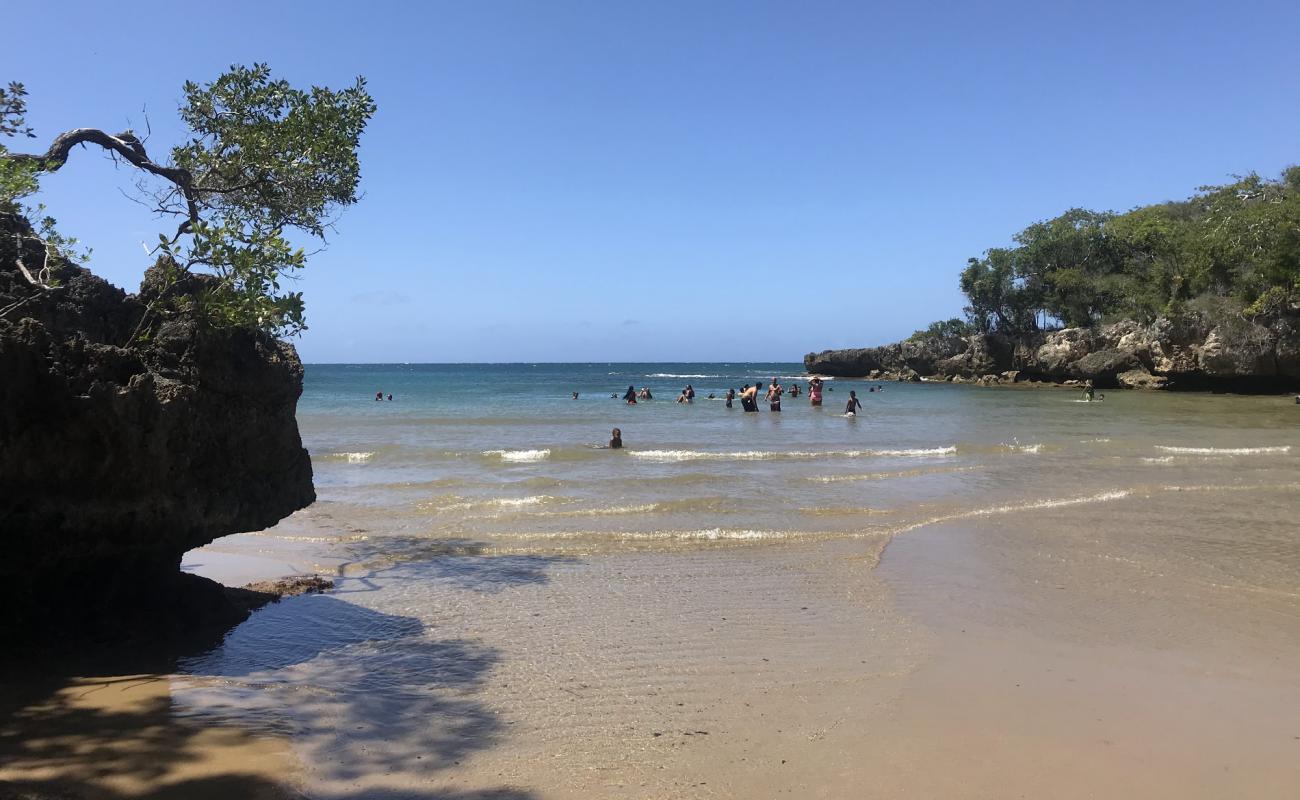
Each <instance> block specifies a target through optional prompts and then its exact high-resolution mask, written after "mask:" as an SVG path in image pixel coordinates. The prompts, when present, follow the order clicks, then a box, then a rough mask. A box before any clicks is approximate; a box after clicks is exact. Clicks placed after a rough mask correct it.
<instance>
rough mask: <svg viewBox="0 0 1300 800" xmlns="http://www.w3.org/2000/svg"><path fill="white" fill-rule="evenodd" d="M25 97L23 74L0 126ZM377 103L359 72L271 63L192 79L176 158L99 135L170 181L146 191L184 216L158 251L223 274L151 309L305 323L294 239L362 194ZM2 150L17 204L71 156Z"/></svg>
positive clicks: (287, 330)
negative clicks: (292, 284)
mask: <svg viewBox="0 0 1300 800" xmlns="http://www.w3.org/2000/svg"><path fill="white" fill-rule="evenodd" d="M15 87H16V89H15ZM23 96H24V93H23V92H22V87H21V86H20V85H18V84H12V85H11V86H10V90H9V92H8V93H7V94H6V93H0V131H3V130H6V129H7V128H12V129H13V130H14V131H17V130H20V129H22V128H23V120H22V113H23V112H24V111H25V104H24V102H23ZM6 98H10V99H11V105H10V106H9V108H10V109H11V111H10V113H9V115H8V116H4V111H5V108H6V106H5V105H4V101H5V99H6ZM374 112H375V104H374V101H373V100H372V99H371V97H370V95H369V94H368V93H367V92H366V88H365V80H364V79H363V78H358V79H357V80H356V82H355V84H353V85H352V86H349V87H348V88H345V89H342V90H339V91H333V90H330V89H327V88H322V87H316V86H314V87H311V89H310V90H307V91H304V90H300V89H295V88H294V87H292V86H290V85H289V83H288V82H286V81H283V80H275V79H273V78H272V76H271V71H270V69H269V68H268V67H267V66H266V65H265V64H255V65H253V66H252V67H244V66H238V65H236V66H232V67H231V68H230V70H229V71H227V72H225V73H224V74H222V75H220V76H219V77H218V78H217V79H216V80H215V81H213V82H211V83H206V84H199V83H194V82H187V83H186V84H185V85H184V102H183V104H182V105H181V108H180V116H181V119H182V120H184V121H185V123H186V124H187V125H188V126H189V128H190V131H191V135H190V136H189V138H188V139H187V140H186V141H185V142H183V143H182V144H180V145H178V146H176V147H174V148H172V151H171V159H170V161H169V163H167V164H155V163H154V162H153V161H151V160H149V158H148V156H147V155H146V154H145V150H144V145H143V143H142V142H140V141H139V140H138V139H137V138H136V137H135V136H134V135H133V134H131V133H130V132H129V131H128V132H126V133H122V134H117V135H116V136H112V137H110V136H107V135H105V134H102V133H99V136H100V137H102V138H101V139H98V140H91V141H93V142H94V143H97V144H100V145H101V146H104V147H106V148H110V149H112V148H116V151H115V152H116V155H117V156H119V157H123V158H125V159H126V160H128V161H130V162H131V163H132V164H134V165H135V166H137V167H140V168H141V169H142V170H143V171H144V174H147V175H151V176H154V177H157V178H161V179H162V180H161V181H160V182H159V183H160V187H159V188H157V189H156V190H154V191H152V192H148V196H149V198H150V202H151V204H152V206H153V207H154V209H155V210H156V211H157V212H158V213H159V214H161V215H163V216H171V217H173V218H175V219H177V220H178V221H179V222H180V225H179V227H178V228H177V230H176V233H175V234H174V235H172V236H170V237H169V236H168V235H166V234H160V235H159V246H158V248H157V251H158V252H160V253H161V254H162V255H163V256H164V257H166V258H167V259H170V260H171V262H172V263H173V264H174V265H175V266H176V268H177V269H179V270H181V271H182V272H186V271H190V270H200V271H204V272H208V273H210V274H211V275H213V276H214V277H215V278H216V280H215V281H212V282H206V283H204V286H205V287H206V288H205V289H204V290H203V294H202V296H201V297H200V298H197V299H196V300H193V301H190V300H183V299H179V298H177V297H175V296H173V295H171V294H168V293H163V294H161V295H159V301H158V303H157V304H156V305H154V306H151V307H150V309H149V314H150V315H155V316H156V315H166V314H168V313H175V312H176V311H179V310H181V309H180V308H179V306H178V304H179V303H184V304H185V307H186V310H190V311H197V312H199V313H200V314H201V315H202V317H201V319H202V320H203V321H205V322H207V323H209V324H212V325H216V326H222V327H230V326H234V327H249V328H257V329H261V330H264V331H268V332H270V333H273V334H276V335H293V334H296V333H298V332H300V331H301V330H303V329H304V328H305V327H306V320H305V317H304V307H303V300H302V293H301V292H293V291H288V290H287V289H286V284H287V282H288V281H291V280H293V279H294V278H295V277H296V274H297V273H298V272H299V271H300V270H301V269H302V268H303V267H304V266H305V265H306V263H307V254H306V252H305V251H304V249H303V248H301V247H298V246H296V245H294V244H292V243H291V240H290V237H292V236H294V235H295V233H296V234H298V235H300V236H305V237H307V238H315V239H319V240H321V241H322V242H323V241H324V239H325V233H326V231H327V230H328V229H330V227H331V226H332V224H333V221H334V219H333V215H334V214H336V213H337V211H338V210H339V209H340V208H342V207H343V206H348V205H352V204H353V203H355V202H356V201H357V194H356V191H357V184H358V182H359V181H360V177H361V167H360V162H359V160H358V158H357V148H358V146H359V144H360V139H361V134H362V132H363V131H364V130H365V127H366V124H367V123H368V122H369V120H370V117H371V116H372V115H373V114H374ZM110 145H111V147H110ZM3 155H4V151H0V205H5V204H8V206H13V205H14V204H15V203H16V202H17V199H18V198H20V197H22V196H25V195H26V194H30V193H31V192H32V191H34V190H35V188H36V183H35V181H36V176H37V174H38V172H37V171H36V170H35V169H33V168H32V165H34V164H37V163H39V164H40V165H41V166H42V168H44V169H47V170H56V169H59V168H60V167H62V166H63V164H62V161H61V160H57V159H56V158H47V159H44V160H43V161H39V162H37V161H34V160H31V159H30V158H29V159H28V160H22V159H16V160H15V159H8V160H6V159H4V158H3ZM142 191H145V190H144V189H142ZM59 241H60V242H63V241H64V240H62V239H60V240H59ZM141 330H142V333H145V332H147V328H145V327H144V326H142V329H141Z"/></svg>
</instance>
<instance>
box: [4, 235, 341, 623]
mask: <svg viewBox="0 0 1300 800" xmlns="http://www.w3.org/2000/svg"><path fill="white" fill-rule="evenodd" d="M19 246H21V248H22V249H21V250H20V249H19ZM19 256H21V257H22V260H23V262H24V264H26V265H28V268H29V270H30V269H32V266H33V265H37V264H42V263H44V248H43V246H42V245H41V244H40V242H39V241H37V240H35V239H33V238H30V228H29V227H28V226H27V223H26V222H25V221H24V220H22V219H21V218H19V217H15V216H13V215H0V312H2V313H0V487H3V488H2V489H0V546H2V547H3V548H4V558H3V559H0V630H4V631H7V632H8V631H12V632H15V633H17V634H19V635H20V636H23V635H32V634H35V635H41V634H46V633H49V634H52V635H54V636H62V635H65V634H69V633H71V634H76V633H85V634H86V635H88V636H96V635H100V634H105V635H112V636H116V635H118V634H135V633H147V631H146V630H144V629H145V628H149V627H153V628H156V629H157V630H159V631H164V632H165V631H166V630H168V629H177V630H186V629H190V628H193V627H195V626H197V625H202V624H206V623H208V622H211V623H212V624H217V625H225V624H229V623H230V621H231V620H235V621H237V620H238V619H239V618H242V616H244V615H246V614H247V611H246V609H245V608H243V607H242V606H240V605H237V604H234V603H232V602H230V600H229V598H227V597H226V596H225V594H224V592H223V591H222V587H220V586H219V585H217V584H212V583H211V582H210V581H207V582H205V581H204V580H203V579H201V578H197V577H196V576H191V575H183V574H181V572H180V570H179V565H180V559H181V555H182V554H183V553H185V551H187V550H190V549H192V548H195V547H199V546H201V545H204V544H207V543H208V542H211V541H212V540H213V539H216V538H217V537H220V536H225V535H227V534H231V533H236V532H240V531H249V530H259V529H262V528H265V527H267V526H269V525H273V524H275V523H276V522H277V521H279V520H280V519H282V518H284V517H285V516H287V515H288V514H290V513H292V512H293V511H295V510H297V509H299V508H303V507H304V506H307V505H309V504H310V503H311V502H313V501H314V499H315V492H314V490H313V488H312V472H311V461H310V459H309V457H308V455H307V452H306V450H304V449H303V446H302V441H301V439H300V437H299V434H298V426H297V422H296V419H295V409H296V405H297V401H298V397H299V395H300V394H301V392H302V364H301V362H300V361H299V360H298V356H297V353H296V352H295V351H294V349H293V347H292V346H291V345H289V344H287V343H285V342H281V341H277V340H276V339H274V338H272V337H270V336H268V335H265V334H262V333H258V332H252V331H223V332H218V331H212V330H204V329H203V328H201V327H200V326H199V325H197V324H196V323H195V321H194V320H193V319H192V318H188V317H185V316H183V315H182V316H176V317H174V318H171V319H168V320H167V321H166V322H164V323H162V324H161V325H158V326H156V328H155V330H154V331H153V333H152V335H151V336H150V337H149V338H148V339H147V341H143V342H142V341H141V340H140V338H139V337H138V336H135V334H136V332H137V331H136V328H137V325H138V323H139V321H140V318H141V315H142V314H143V312H144V308H145V304H146V303H147V302H148V301H149V299H150V297H151V296H152V294H151V293H156V292H157V291H158V290H157V288H156V286H157V276H158V274H159V271H160V270H159V268H158V267H157V266H156V267H155V268H154V269H152V270H150V272H149V273H147V274H146V277H145V281H144V284H143V285H142V287H141V294H140V295H128V294H126V293H125V292H123V291H121V290H120V289H117V288H116V287H113V286H112V285H110V284H109V283H107V282H106V281H104V280H102V279H100V278H98V277H96V276H95V275H93V274H91V273H90V272H89V271H87V270H85V269H82V268H80V267H76V266H73V265H70V264H67V263H63V262H60V261H57V260H55V261H51V262H50V264H49V266H50V273H51V277H52V279H53V280H52V281H50V282H51V283H53V284H55V285H56V288H54V289H52V290H40V289H37V288H36V287H33V286H32V285H31V284H30V282H28V281H27V280H26V279H25V277H24V276H23V275H22V273H21V271H20V270H19V269H18V267H17V259H18V257H19ZM203 280H204V279H203V278H202V277H193V278H190V279H187V280H186V281H183V282H182V283H181V285H179V286H178V287H176V288H175V289H173V291H179V292H193V291H197V290H198V289H200V288H201V287H202V284H203Z"/></svg>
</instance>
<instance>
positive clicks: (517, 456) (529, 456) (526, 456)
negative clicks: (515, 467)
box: [483, 450, 551, 463]
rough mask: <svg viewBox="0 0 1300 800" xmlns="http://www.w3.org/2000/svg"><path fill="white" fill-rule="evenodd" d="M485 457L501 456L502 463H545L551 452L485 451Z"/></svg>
mask: <svg viewBox="0 0 1300 800" xmlns="http://www.w3.org/2000/svg"><path fill="white" fill-rule="evenodd" d="M483 455H485V456H500V457H501V460H502V461H510V462H512V463H522V462H528V461H543V460H545V459H547V458H549V457H550V455H551V451H550V450H484V451H483Z"/></svg>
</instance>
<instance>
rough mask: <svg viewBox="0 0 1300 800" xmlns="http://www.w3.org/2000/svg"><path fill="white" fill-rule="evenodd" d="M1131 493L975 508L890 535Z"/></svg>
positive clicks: (1120, 492)
mask: <svg viewBox="0 0 1300 800" xmlns="http://www.w3.org/2000/svg"><path fill="white" fill-rule="evenodd" d="M1132 494H1133V492H1132V491H1130V490H1128V489H1117V490H1115V491H1111V492H1101V493H1099V494H1092V495H1088V496H1086V497H1067V498H1061V499H1055V500H1037V501H1035V502H1032V503H1020V504H1017V505H1006V506H991V507H989V508H976V509H972V510H970V511H959V512H956V513H954V514H945V515H943V516H941V517H933V518H931V519H927V520H922V521H921V522H914V523H912V524H911V525H904V526H902V527H901V528H895V529H893V530H892V531H890V533H893V534H899V533H906V532H908V531H914V530H916V529H917V528H924V527H926V526H927V525H938V524H939V523H941V522H953V521H955V520H959V519H973V518H975V517H993V516H998V515H1001V514H1014V513H1016V512H1017V511H1036V510H1038V509H1043V508H1064V507H1066V506H1079V505H1086V504H1088V503H1105V502H1109V501H1111V500H1121V499H1123V498H1125V497H1129V496H1130V495H1132Z"/></svg>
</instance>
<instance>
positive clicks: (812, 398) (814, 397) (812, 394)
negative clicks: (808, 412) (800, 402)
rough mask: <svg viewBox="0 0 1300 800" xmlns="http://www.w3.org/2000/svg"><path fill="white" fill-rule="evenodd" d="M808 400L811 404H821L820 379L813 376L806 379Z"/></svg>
mask: <svg viewBox="0 0 1300 800" xmlns="http://www.w3.org/2000/svg"><path fill="white" fill-rule="evenodd" d="M808 402H809V403H810V404H811V405H814V406H819V405H821V404H822V379H821V378H813V379H812V380H810V381H808Z"/></svg>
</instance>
